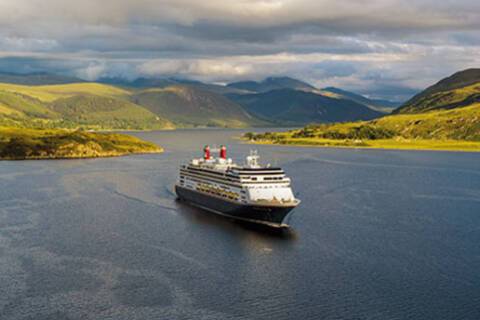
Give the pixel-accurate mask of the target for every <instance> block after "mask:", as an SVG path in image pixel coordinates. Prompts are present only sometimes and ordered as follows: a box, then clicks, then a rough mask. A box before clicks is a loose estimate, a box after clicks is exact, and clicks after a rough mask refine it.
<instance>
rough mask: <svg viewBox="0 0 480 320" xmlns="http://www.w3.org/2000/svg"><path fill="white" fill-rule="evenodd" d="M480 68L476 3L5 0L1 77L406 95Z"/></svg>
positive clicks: (0, 17) (1, 1)
mask: <svg viewBox="0 0 480 320" xmlns="http://www.w3.org/2000/svg"><path fill="white" fill-rule="evenodd" d="M471 67H480V1H478V0H442V1H438V0H416V1H415V0H412V1H401V0H372V1H367V0H354V1H353V0H352V1H347V0H263V1H254V0H232V1H229V0H203V1H198V0H102V1H98V0H82V1H68V0H0V71H4V72H5V71H8V72H24V73H26V72H39V71H47V72H53V73H62V74H71V75H76V76H78V77H81V78H84V79H88V80H95V79H97V78H99V77H105V76H110V77H114V76H120V77H125V78H135V77H138V76H147V77H157V76H176V77H182V78H193V79H198V80H202V81H210V82H219V83H225V82H229V81H236V80H243V79H256V80H258V79H261V78H263V77H266V76H283V75H288V76H293V77H297V78H300V79H302V80H305V81H308V82H311V83H312V84H314V85H316V86H318V87H324V86H338V87H342V88H345V89H349V90H355V91H357V92H360V93H364V94H367V95H370V96H374V97H387V98H391V99H405V98H407V97H409V96H410V95H411V94H413V93H414V92H415V91H417V90H419V89H422V88H424V87H425V86H427V85H430V84H432V83H433V82H436V81H437V80H439V79H440V78H442V77H445V76H447V75H449V74H451V73H453V72H455V71H458V70H460V69H465V68H471Z"/></svg>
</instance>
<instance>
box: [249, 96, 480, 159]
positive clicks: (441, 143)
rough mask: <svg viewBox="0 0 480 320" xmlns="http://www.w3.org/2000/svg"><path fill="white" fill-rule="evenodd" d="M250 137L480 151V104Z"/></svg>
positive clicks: (270, 140) (284, 141)
mask: <svg viewBox="0 0 480 320" xmlns="http://www.w3.org/2000/svg"><path fill="white" fill-rule="evenodd" d="M247 138H249V139H251V140H252V141H254V142H260V143H278V144H293V145H318V146H335V147H373V148H389V149H433V150H437V149H438V150H468V151H480V104H474V105H471V106H469V107H464V108H458V109H453V110H441V111H432V112H427V113H423V114H405V115H393V116H387V117H383V118H380V119H376V120H372V121H362V122H351V123H337V124H331V125H327V124H325V125H315V126H307V127H305V128H303V129H300V130H293V131H289V132H286V133H267V134H259V135H247Z"/></svg>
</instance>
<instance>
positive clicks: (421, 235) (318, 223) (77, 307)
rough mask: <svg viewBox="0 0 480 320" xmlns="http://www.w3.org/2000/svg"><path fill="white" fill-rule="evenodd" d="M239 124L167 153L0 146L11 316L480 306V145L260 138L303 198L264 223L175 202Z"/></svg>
mask: <svg viewBox="0 0 480 320" xmlns="http://www.w3.org/2000/svg"><path fill="white" fill-rule="evenodd" d="M239 134H240V131H221V130H185V131H177V132H151V133H137V135H138V136H141V137H143V138H145V139H149V140H152V141H155V142H157V143H159V144H161V145H162V146H164V147H165V149H166V152H165V153H164V154H161V155H142V156H133V157H123V158H111V159H95V160H70V161H26V162H0V186H1V189H0V319H2V320H3V319H480V154H471V153H444V152H408V151H379V150H347V149H344V150H342V149H315V148H287V147H278V146H258V147H256V148H257V149H259V151H260V154H261V155H262V156H263V158H264V161H268V162H270V163H272V164H276V165H280V166H282V167H283V168H284V169H285V170H286V171H287V173H288V174H289V175H290V176H291V177H292V178H293V181H294V187H295V191H296V192H297V193H298V196H299V197H300V198H301V199H302V200H303V202H302V204H301V206H300V207H298V208H297V209H296V210H295V211H294V213H293V215H292V216H291V219H290V224H291V226H292V231H291V232H288V233H285V234H272V233H266V232H264V231H262V230H255V229H251V228H249V227H247V226H243V225H238V224H236V223H233V222H230V221H228V220H224V219H223V218H219V217H215V216H212V215H210V214H208V213H205V212H202V211H200V210H198V209H194V208H190V207H188V206H186V205H184V204H181V203H177V202H176V201H175V198H174V195H173V194H172V191H171V190H172V189H171V187H172V184H173V182H174V181H175V176H176V168H177V166H178V165H179V164H180V163H181V162H182V161H184V160H187V159H189V158H190V157H192V156H194V155H198V154H199V153H200V150H201V147H202V146H203V145H204V144H206V143H210V144H214V143H217V144H221V143H228V145H229V147H230V155H231V156H232V157H234V158H237V159H240V158H241V157H242V156H243V155H244V154H245V153H246V152H247V151H248V150H249V149H250V148H251V146H248V145H243V144H240V143H239V142H238V141H237V140H235V139H233V138H232V137H233V136H235V135H239Z"/></svg>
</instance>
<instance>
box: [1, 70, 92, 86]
mask: <svg viewBox="0 0 480 320" xmlns="http://www.w3.org/2000/svg"><path fill="white" fill-rule="evenodd" d="M78 82H85V81H84V80H81V79H79V78H75V77H69V76H62V75H56V74H49V73H29V74H15V73H5V72H0V83H12V84H23V85H49V84H66V83H78Z"/></svg>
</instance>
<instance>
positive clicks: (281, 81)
mask: <svg viewBox="0 0 480 320" xmlns="http://www.w3.org/2000/svg"><path fill="white" fill-rule="evenodd" d="M227 87H229V88H235V89H239V90H244V91H248V92H256V93H259V92H267V91H271V90H278V89H294V90H303V91H312V90H315V87H313V86H311V85H310V84H308V83H306V82H303V81H300V80H297V79H293V78H289V77H269V78H266V79H265V80H263V81H261V82H256V81H242V82H234V83H230V84H228V85H227Z"/></svg>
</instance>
